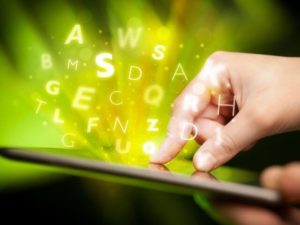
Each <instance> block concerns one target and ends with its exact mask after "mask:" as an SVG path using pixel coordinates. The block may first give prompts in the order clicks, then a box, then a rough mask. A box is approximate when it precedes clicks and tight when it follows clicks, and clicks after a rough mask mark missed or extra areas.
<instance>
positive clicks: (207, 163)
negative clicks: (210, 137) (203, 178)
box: [193, 146, 217, 172]
mask: <svg viewBox="0 0 300 225" xmlns="http://www.w3.org/2000/svg"><path fill="white" fill-rule="evenodd" d="M193 162H194V166H195V167H196V169H197V170H199V171H203V172H210V171H211V170H213V169H214V168H215V167H216V163H217V160H216V159H215V157H214V156H213V155H212V154H211V153H210V152H209V151H208V150H206V149H205V146H202V147H200V150H198V151H197V152H196V154H195V155H194V158H193Z"/></svg>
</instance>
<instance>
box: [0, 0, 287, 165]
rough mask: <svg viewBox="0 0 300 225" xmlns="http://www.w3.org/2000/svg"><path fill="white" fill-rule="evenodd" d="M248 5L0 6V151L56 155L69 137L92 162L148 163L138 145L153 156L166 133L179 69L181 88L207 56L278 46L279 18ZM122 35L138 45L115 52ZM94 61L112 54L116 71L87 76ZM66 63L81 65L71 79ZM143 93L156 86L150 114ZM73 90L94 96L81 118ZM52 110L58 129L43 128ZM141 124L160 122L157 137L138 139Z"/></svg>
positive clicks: (142, 134)
mask: <svg viewBox="0 0 300 225" xmlns="http://www.w3.org/2000/svg"><path fill="white" fill-rule="evenodd" d="M253 4H256V3H254V2H253V1H251V0H247V1H240V0H235V1H233V5H234V7H232V8H224V5H223V4H221V3H217V2H215V1H208V0H206V1H183V0H180V1H177V0H176V1H162V3H161V5H160V3H155V1H146V0H139V1H138V0H136V1H117V0H115V1H105V4H104V3H103V1H98V2H97V1H94V2H91V3H89V4H88V3H86V4H83V3H81V4H80V3H78V2H74V4H71V2H70V1H41V2H38V3H36V4H35V5H34V7H29V6H26V4H24V3H22V2H21V1H17V0H13V1H9V3H7V4H3V7H1V9H0V11H1V15H2V16H1V17H3V18H4V20H3V21H4V22H2V23H4V26H3V27H2V33H1V37H2V39H1V40H2V41H1V43H0V44H1V45H0V74H1V75H0V81H1V83H0V88H1V95H0V103H1V112H0V117H1V124H0V127H1V135H0V143H1V145H2V146H27V147H32V146H35V147H64V146H63V145H62V143H61V137H62V136H63V135H64V134H65V133H75V134H76V135H77V139H76V146H75V147H76V148H80V149H83V150H82V151H89V152H91V153H92V154H93V156H94V157H95V158H99V159H105V160H108V161H114V160H115V159H118V160H120V159H121V160H122V161H123V162H124V163H126V164H135V163H136V162H137V161H143V162H147V159H148V155H147V154H145V153H144V152H143V149H142V145H143V143H145V142H147V141H152V142H154V143H155V144H156V146H157V148H158V146H159V145H160V143H161V142H162V140H163V138H164V136H165V134H166V128H167V124H168V121H169V119H170V112H171V104H172V102H173V101H174V99H175V98H176V96H177V95H178V94H179V93H180V92H181V90H182V89H183V88H184V87H185V86H186V84H187V83H188V81H186V80H184V79H183V78H182V77H176V79H174V80H173V81H172V80H171V79H172V76H173V75H174V72H175V70H176V68H177V65H178V64H179V63H181V65H182V67H183V68H184V71H185V73H186V75H187V77H188V79H189V81H190V80H192V78H193V77H194V76H195V75H197V73H198V72H199V71H200V69H201V67H202V65H203V63H204V61H205V59H206V58H207V57H208V56H209V55H210V54H211V53H212V52H214V51H216V50H230V51H247V50H249V49H254V48H255V46H256V47H257V48H259V46H260V45H262V44H264V43H267V42H268V40H269V37H270V36H272V37H273V38H275V37H276V38H280V35H281V30H280V27H282V26H284V24H285V19H284V15H283V13H282V12H281V10H280V9H279V8H278V7H277V6H276V4H274V2H273V1H264V3H261V4H260V5H259V7H258V6H256V5H255V6H253ZM253 8H255V10H253ZM29 9H30V10H29ZM11 15H13V16H11ZM271 17H272V20H265V19H264V18H271ZM75 24H80V25H81V28H82V32H83V40H84V43H83V44H82V45H79V44H77V43H74V42H73V43H71V44H70V45H65V44H64V42H65V40H66V38H67V37H68V35H69V34H70V32H71V29H72V27H73V26H74V25H75ZM129 26H131V27H143V34H142V38H141V39H140V40H139V42H138V45H137V46H136V47H135V48H133V49H131V48H125V49H122V48H120V46H119V39H118V33H117V31H118V28H120V27H123V28H125V29H126V28H127V27H129ZM265 32H267V33H268V37H267V38H266V35H265ZM257 43H259V44H257ZM156 45H164V46H165V47H166V49H167V50H166V53H165V57H164V58H163V59H162V60H161V61H156V60H154V59H153V58H152V57H151V55H152V53H153V49H154V47H155V46H156ZM102 52H110V53H112V55H113V65H114V67H115V70H116V71H115V74H114V75H113V77H111V78H109V79H102V78H99V77H97V75H96V71H97V70H98V69H99V68H98V67H97V66H96V64H95V57H96V55H97V54H99V53H102ZM44 53H47V54H50V55H51V57H52V62H53V67H52V68H51V69H49V70H44V69H43V68H42V66H41V55H42V54H44ZM68 59H72V60H75V59H78V60H80V64H79V68H78V70H77V71H73V70H68V69H67V62H68ZM131 65H135V66H139V67H141V68H142V70H143V77H142V78H141V80H138V81H129V80H128V72H129V68H130V66H131ZM49 80H58V81H60V83H61V90H60V94H59V96H51V95H49V94H47V93H46V91H45V85H46V83H47V81H49ZM150 85H160V86H161V87H162V88H163V90H164V93H165V94H164V96H163V99H162V101H161V102H160V104H159V105H158V106H152V105H149V104H146V103H145V102H144V99H143V96H144V92H145V90H146V89H147V87H149V86H150ZM79 86H89V87H93V88H96V89H97V93H96V95H95V96H94V98H93V101H92V103H91V104H90V105H91V109H90V110H88V111H80V110H76V109H74V108H72V101H73V99H74V96H75V93H76V90H77V88H78V87H79ZM114 90H119V91H121V92H122V97H123V101H124V104H123V105H122V106H113V105H112V104H110V103H109V100H108V96H109V94H110V93H111V92H112V91H114ZM37 98H39V99H43V100H45V101H47V105H46V106H45V107H43V110H41V112H40V113H39V114H35V110H36V107H37V101H36V99H37ZM55 108H60V110H61V114H62V118H63V119H64V120H65V123H64V124H63V125H57V124H53V122H52V120H53V113H54V109H55ZM95 116H99V117H100V123H99V126H98V127H97V129H93V132H92V133H91V134H87V133H86V129H87V123H88V118H89V117H95ZM115 117H119V118H120V119H121V120H122V121H126V120H127V119H128V120H129V125H128V126H129V127H128V131H127V133H126V134H125V135H123V134H122V133H121V132H112V127H113V123H114V119H115ZM147 118H158V119H159V124H158V125H159V132H148V131H147V125H148V124H147ZM118 138H122V139H124V140H129V141H131V146H132V148H131V150H130V152H129V153H128V154H118V153H116V151H115V150H112V149H114V146H115V142H116V140H117V139H118ZM197 147H198V145H197V144H195V143H189V144H188V145H187V146H186V147H185V149H184V150H183V152H182V154H180V156H179V157H181V158H190V157H191V155H192V154H193V152H194V150H195V149H196V148H197ZM70 151H72V150H71V149H70ZM71 154H72V153H71ZM175 167H176V166H175ZM178 168H179V166H178Z"/></svg>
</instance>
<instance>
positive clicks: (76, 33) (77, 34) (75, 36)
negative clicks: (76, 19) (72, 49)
mask: <svg viewBox="0 0 300 225" xmlns="http://www.w3.org/2000/svg"><path fill="white" fill-rule="evenodd" d="M71 41H77V42H78V44H83V38H82V32H81V26H80V24H75V25H74V27H73V29H72V31H71V33H70V34H69V36H68V38H67V40H66V41H65V45H68V44H70V42H71Z"/></svg>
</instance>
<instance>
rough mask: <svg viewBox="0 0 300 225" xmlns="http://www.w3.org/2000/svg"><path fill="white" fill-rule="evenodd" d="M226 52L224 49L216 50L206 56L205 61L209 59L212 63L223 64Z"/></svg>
mask: <svg viewBox="0 0 300 225" xmlns="http://www.w3.org/2000/svg"><path fill="white" fill-rule="evenodd" d="M227 54H228V53H227V52H224V51H216V52H214V53H212V54H211V55H210V56H209V57H208V58H207V61H210V62H212V63H213V64H223V63H224V60H225V58H226V57H227Z"/></svg>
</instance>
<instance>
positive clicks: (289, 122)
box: [150, 52, 300, 171]
mask: <svg viewBox="0 0 300 225" xmlns="http://www.w3.org/2000/svg"><path fill="white" fill-rule="evenodd" d="M299 94H300V58H288V57H277V56H266V55H255V54H243V53H227V52H217V53H214V54H213V55H212V56H210V57H209V58H208V60H207V62H206V63H205V65H204V67H203V70H202V71H201V72H200V74H199V75H198V76H196V77H195V79H194V80H193V81H191V82H190V83H189V85H188V86H187V87H186V88H185V89H184V91H183V92H182V93H181V94H180V96H179V97H178V98H177V99H176V101H175V104H174V107H173V115H172V119H171V121H170V124H169V128H168V136H167V138H166V140H165V142H164V144H163V145H162V146H161V149H160V150H159V151H158V152H156V153H155V154H154V155H153V156H152V158H151V159H150V161H151V162H153V163H160V164H163V163H166V162H168V161H170V160H171V159H173V158H174V157H175V156H176V155H177V154H178V153H179V152H180V150H181V149H182V148H183V146H184V144H185V143H186V141H187V140H186V138H182V137H183V135H182V133H183V124H184V123H185V124H186V123H192V124H194V125H195V127H196V128H197V131H198V132H197V133H196V135H195V136H196V140H197V141H198V142H201V143H203V145H202V146H201V147H200V149H199V150H198V151H197V152H196V154H195V155H194V164H195V167H196V168H197V169H198V170H202V171H210V170H212V169H214V168H216V167H218V166H220V165H222V164H223V163H225V162H227V161H228V160H230V159H231V158H232V157H234V156H235V155H236V154H237V153H238V152H240V151H241V150H243V149H247V148H249V147H250V146H252V145H253V144H254V143H255V142H256V141H257V140H259V139H261V138H263V137H266V136H270V135H273V134H278V133H283V132H288V131H294V130H298V129H300V97H299ZM234 98H235V102H236V106H237V111H238V113H237V114H236V115H235V116H234V117H233V116H232V109H233V108H232V107H221V106H222V105H219V106H220V107H219V109H220V110H219V113H218V99H219V100H220V99H221V100H222V102H221V103H222V104H232V102H233V99H234ZM193 132H194V133H195V131H194V129H193V128H192V127H190V128H189V129H188V131H187V133H191V134H193Z"/></svg>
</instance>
